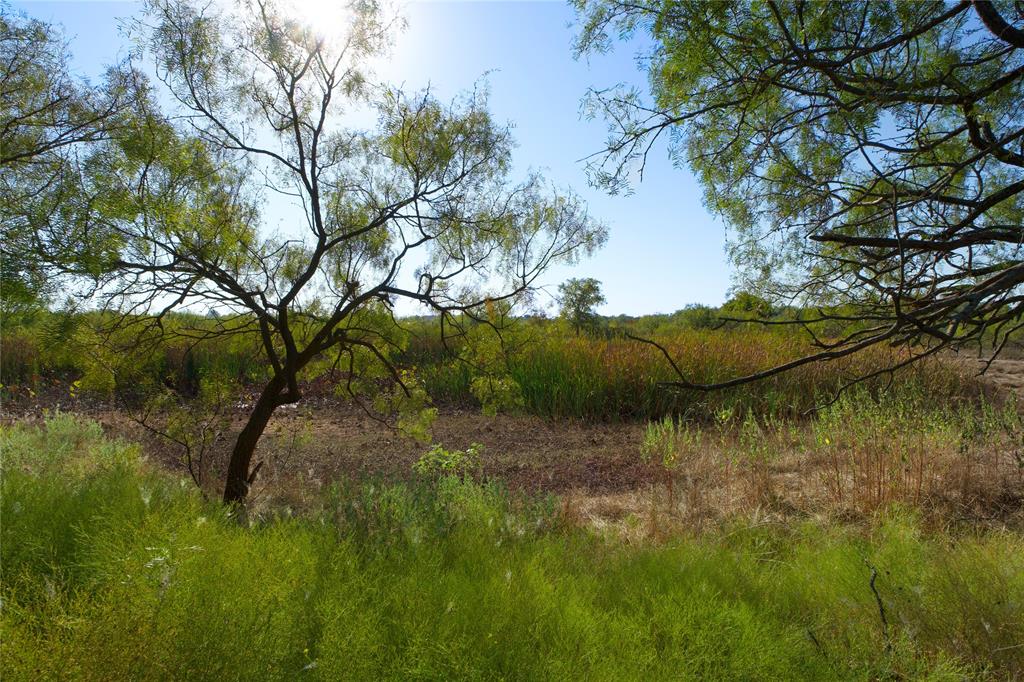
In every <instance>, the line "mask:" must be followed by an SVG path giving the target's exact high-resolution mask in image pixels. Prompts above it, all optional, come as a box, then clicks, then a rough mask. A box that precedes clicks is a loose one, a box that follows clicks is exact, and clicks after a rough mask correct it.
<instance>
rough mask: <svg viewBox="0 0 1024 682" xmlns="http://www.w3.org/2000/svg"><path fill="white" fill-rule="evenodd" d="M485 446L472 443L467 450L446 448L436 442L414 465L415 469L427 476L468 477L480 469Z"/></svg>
mask: <svg viewBox="0 0 1024 682" xmlns="http://www.w3.org/2000/svg"><path fill="white" fill-rule="evenodd" d="M483 450H484V446H483V445H481V444H480V443H472V444H470V446H469V447H468V448H466V449H465V450H445V449H444V446H442V445H441V444H440V443H435V444H434V446H433V447H432V448H430V450H428V451H427V452H426V453H424V455H423V456H422V457H420V458H419V459H418V460H416V462H415V463H414V464H413V465H412V469H413V471H415V472H416V473H417V474H419V475H421V476H425V477H427V478H438V477H443V476H456V477H458V478H461V479H466V478H468V477H470V476H471V475H472V474H474V473H476V472H478V471H479V470H480V466H481V465H480V454H481V453H482V452H483Z"/></svg>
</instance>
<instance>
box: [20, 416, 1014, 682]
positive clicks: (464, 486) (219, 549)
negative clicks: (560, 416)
mask: <svg viewBox="0 0 1024 682" xmlns="http://www.w3.org/2000/svg"><path fill="white" fill-rule="evenodd" d="M0 438H2V442H0V446H2V452H3V457H4V461H3V470H4V477H3V481H2V493H3V494H2V500H0V505H2V512H3V518H4V524H3V526H2V529H0V534H2V536H0V539H2V545H0V546H2V552H3V563H4V583H3V587H2V594H3V605H4V608H3V611H2V615H0V618H2V627H3V637H2V639H0V674H2V676H3V678H4V679H5V680H46V679H71V680H100V679H134V680H149V679H153V680H157V679H167V678H168V677H174V678H178V679H210V680H234V679H238V680H244V679H271V680H272V679H282V680H284V679H289V680H290V679H304V678H308V679H325V680H337V679H368V678H373V679H399V678H401V679H409V678H429V679H438V678H445V679H482V678H487V679H495V678H505V679H564V678H566V677H585V678H587V679H608V680H611V679H616V680H617V679H666V678H672V679H749V680H757V679H763V680H779V679H808V680H819V679H851V680H854V679H858V680H863V679H892V678H902V679H948V680H960V679H965V678H969V679H993V680H994V679H1013V678H1015V677H1019V676H1020V675H1021V674H1022V673H1024V652H1022V651H1021V650H1020V647H1019V646H1017V645H1018V644H1019V642H1020V641H1021V639H1022V638H1024V618H1021V608H1022V606H1021V605H1022V604H1024V541H1022V539H1021V536H1020V535H1019V534H1016V533H1012V532H1009V531H998V530H996V531H988V532H978V533H976V534H966V535H961V536H954V535H948V534H944V533H942V532H924V531H923V530H922V528H921V526H920V524H919V523H918V521H917V520H915V518H914V517H913V516H911V515H907V514H901V513H890V514H889V515H887V516H883V517H881V518H880V519H879V521H878V523H877V524H875V525H873V526H872V527H871V528H870V529H868V530H867V531H865V530H862V529H857V528H851V529H845V528H842V527H833V526H821V525H816V524H814V523H810V522H808V523H807V524H806V525H803V526H798V527H794V528H788V529H787V528H781V527H777V526H773V525H771V524H763V523H760V524H755V525H752V526H750V525H744V524H739V525H735V526H732V527H728V528H726V531H727V532H724V533H721V534H717V535H714V536H702V537H692V538H691V537H681V538H677V539H675V540H671V541H669V542H667V543H665V544H663V545H658V546H635V545H633V546H631V545H625V544H621V543H618V542H614V541H608V540H606V539H601V538H598V537H594V536H592V535H591V534H589V533H587V532H586V531H583V530H579V529H575V528H573V527H570V526H566V525H564V524H563V523H562V522H561V521H560V519H559V517H558V516H557V514H555V513H554V510H553V508H552V507H551V506H544V505H535V504H533V505H531V504H529V503H525V502H517V501H516V500H514V499H511V498H509V496H508V495H507V494H506V493H503V492H502V491H500V490H499V489H497V488H495V487H493V486H486V485H480V484H478V483H474V482H472V481H469V480H462V479H460V478H458V477H452V476H441V477H440V478H438V479H436V480H434V481H432V482H430V483H429V485H425V486H424V487H422V488H416V487H405V486H398V487H388V488H380V487H379V486H372V485H369V484H366V485H361V486H353V487H351V488H349V489H347V490H345V489H335V490H334V492H333V493H332V494H331V495H330V496H328V497H326V498H325V499H324V502H323V507H322V509H321V510H320V511H319V512H315V513H312V514H311V515H310V516H308V517H301V518H300V517H285V516H280V517H274V518H268V519H264V520H259V521H257V520H253V521H250V523H249V524H240V523H239V522H238V520H236V519H233V518H231V517H230V516H229V515H228V514H227V513H226V512H225V510H224V509H223V508H222V507H220V506H219V505H210V504H206V503H204V502H203V501H202V499H201V498H200V497H199V495H198V494H197V493H196V492H195V491H194V490H193V489H192V488H191V486H184V485H182V484H180V483H179V482H178V481H175V480H173V479H168V478H167V477H166V475H164V474H156V473H154V472H152V471H151V470H149V469H148V468H147V467H146V465H145V463H144V462H140V460H139V459H138V455H137V450H136V449H135V448H133V447H131V446H127V445H125V444H122V443H109V442H106V441H104V440H103V439H102V438H101V437H100V435H99V429H98V427H96V426H95V425H89V424H87V423H86V424H82V423H76V422H74V421H73V420H71V419H69V418H66V417H56V418H54V419H52V420H51V421H50V422H49V423H48V424H47V427H46V429H34V428H28V427H14V428H4V430H3V431H2V434H0ZM872 567H873V568H875V569H876V570H877V579H876V581H875V589H876V590H877V593H878V599H880V600H881V603H882V605H883V608H884V610H885V613H886V616H887V619H888V629H884V628H883V626H882V622H881V619H880V616H879V606H878V601H877V600H876V596H875V594H873V592H872V589H871V587H870V580H871V568H872Z"/></svg>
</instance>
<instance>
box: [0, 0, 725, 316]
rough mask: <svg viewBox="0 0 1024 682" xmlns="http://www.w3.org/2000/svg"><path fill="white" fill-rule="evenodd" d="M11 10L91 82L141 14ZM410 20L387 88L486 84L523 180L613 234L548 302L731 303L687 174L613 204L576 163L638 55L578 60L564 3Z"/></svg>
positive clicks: (660, 176) (412, 9)
mask: <svg viewBox="0 0 1024 682" xmlns="http://www.w3.org/2000/svg"><path fill="white" fill-rule="evenodd" d="M14 7H16V8H19V9H22V10H24V11H25V12H27V13H28V14H29V15H31V16H34V17H38V18H40V19H44V20H48V21H53V22H56V23H59V24H62V25H63V26H64V28H65V31H66V33H67V35H68V38H69V39H70V40H71V50H72V53H73V57H74V66H75V68H76V69H77V70H78V71H79V72H80V73H81V74H83V75H86V76H91V77H95V76H96V75H97V74H99V73H100V72H101V71H102V68H103V65H104V64H108V63H111V62H114V61H116V60H117V59H118V57H119V56H124V54H125V52H126V50H127V40H126V39H125V38H124V37H123V36H122V35H121V33H120V31H119V26H118V18H119V17H127V16H131V15H132V14H133V13H135V12H136V11H137V9H138V5H137V4H136V3H133V2H124V1H120V2H110V1H108V2H96V1H91V0H84V1H82V0H80V1H78V2H17V3H14ZM402 14H403V15H404V16H405V18H406V20H407V22H408V27H407V29H406V30H405V32H404V33H403V34H402V35H401V36H399V38H398V40H397V41H396V46H395V49H394V51H393V53H392V55H391V57H390V59H389V61H388V62H387V63H385V64H382V65H381V66H380V67H379V68H378V69H377V75H378V76H379V78H380V79H381V80H385V81H388V82H391V83H395V84H402V85H404V86H405V87H406V88H407V89H409V90H416V89H420V88H423V87H424V86H426V85H428V84H429V85H430V86H431V88H432V90H433V91H434V92H435V93H436V94H438V96H440V97H441V98H442V99H448V98H450V97H452V96H454V95H456V94H458V93H459V92H460V91H464V90H467V89H469V88H472V87H473V86H474V84H475V83H477V82H478V81H479V80H480V79H481V78H483V77H484V76H485V75H486V80H487V82H488V83H489V87H490V91H491V98H490V104H491V111H492V113H493V115H494V116H495V118H496V120H499V121H502V120H507V121H509V122H511V123H513V124H514V126H515V130H514V132H515V137H516V140H517V141H518V144H519V146H518V149H516V152H515V161H516V165H517V168H518V169H519V170H520V171H521V172H525V171H526V170H527V169H537V170H541V171H542V172H543V173H544V175H545V176H546V177H547V178H548V179H549V180H551V181H553V182H554V183H555V184H557V185H558V186H561V187H572V188H573V189H574V190H576V191H577V192H578V193H579V194H580V195H581V196H582V197H583V198H584V199H585V200H586V201H587V203H588V205H589V208H590V212H591V214H592V215H594V216H595V217H597V218H598V219H600V220H602V221H603V222H605V223H606V224H608V225H609V227H610V238H609V240H608V244H607V245H606V246H605V248H604V249H603V250H602V251H601V252H599V253H598V254H597V255H595V256H594V257H593V258H591V259H589V260H585V261H583V262H582V263H580V264H579V265H577V266H576V267H574V268H572V269H569V268H558V269H556V270H552V271H551V272H550V273H549V274H548V275H547V276H546V277H545V278H544V280H543V281H544V283H545V284H547V285H549V286H548V291H549V292H550V293H554V291H555V286H556V285H557V284H558V283H559V282H561V281H563V280H565V279H567V278H568V277H574V276H575V277H595V278H597V279H598V280H600V281H601V282H602V283H603V285H604V293H605V296H606V297H607V299H608V302H607V304H606V305H605V306H603V307H602V308H601V312H602V313H603V314H605V315H617V314H630V315H640V314H647V313H656V312H671V311H673V310H676V309H678V308H681V307H683V306H684V305H685V304H687V303H708V304H719V303H721V302H722V301H723V300H724V299H725V295H726V290H727V288H728V286H729V267H728V265H727V262H726V258H725V253H724V237H725V234H724V227H723V226H722V224H721V222H720V221H719V220H717V219H715V218H713V217H712V216H711V215H709V214H708V212H707V211H706V210H705V209H704V206H703V205H702V203H701V199H700V197H701V195H700V190H699V188H698V186H697V183H696V181H695V180H694V178H693V177H692V175H691V174H690V173H689V171H687V170H685V169H676V168H674V167H672V166H671V164H670V163H669V162H668V160H667V158H666V153H665V150H664V149H660V150H658V153H656V154H654V155H653V158H652V159H651V161H650V162H649V164H648V169H647V173H646V174H645V177H644V181H643V183H642V184H639V185H637V186H636V187H635V190H636V191H635V193H634V194H632V195H631V196H627V197H623V196H614V197H612V196H607V195H606V194H605V193H603V192H602V191H600V190H596V189H593V188H591V187H589V186H588V185H587V178H586V174H585V172H584V164H583V163H582V162H580V159H582V158H583V157H585V156H587V155H589V154H591V153H593V152H595V151H598V150H599V149H600V148H601V145H602V143H603V141H604V140H605V137H606V133H605V128H604V124H603V122H602V121H599V120H597V121H585V120H583V119H582V118H581V117H580V100H581V99H582V97H583V96H584V95H585V93H586V91H587V88H588V87H591V86H596V87H607V86H610V85H614V84H616V83H636V84H639V85H640V86H641V87H644V88H645V86H646V77H645V75H644V74H643V73H642V72H640V71H638V70H637V68H636V66H635V60H634V56H635V52H636V50H637V46H636V45H632V46H630V45H620V46H618V48H617V49H616V50H615V52H613V53H612V54H610V55H602V56H598V57H591V58H590V59H589V60H579V61H577V60H574V59H573V56H572V41H573V38H574V36H575V35H576V27H575V26H574V19H575V13H574V11H573V10H572V8H571V7H569V6H568V5H566V4H564V3H562V2H468V1H462V2H441V1H430V2H413V3H409V4H406V5H404V6H403V9H402ZM543 299H547V300H550V299H549V298H548V297H542V300H543Z"/></svg>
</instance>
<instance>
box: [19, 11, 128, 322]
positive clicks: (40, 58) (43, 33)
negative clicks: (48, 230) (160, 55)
mask: <svg viewBox="0 0 1024 682" xmlns="http://www.w3.org/2000/svg"><path fill="white" fill-rule="evenodd" d="M68 61H69V57H68V53H67V50H66V48H65V44H64V39H63V36H62V35H61V33H60V32H59V31H57V30H56V29H54V28H53V27H52V26H50V25H48V24H46V23H45V22H42V21H38V20H34V19H30V18H28V17H26V16H24V15H22V14H20V13H18V12H16V11H14V10H12V9H11V8H10V7H9V6H8V5H6V4H0V218H2V220H0V313H6V312H8V311H12V310H17V309H19V308H21V307H23V306H29V307H32V306H37V305H39V304H40V303H43V302H45V301H46V300H47V299H48V298H50V297H51V296H52V294H53V293H55V292H54V288H53V286H52V283H53V281H52V278H51V277H50V276H49V275H50V274H51V273H52V271H53V268H52V266H51V263H52V262H54V261H58V262H60V261H62V260H67V259H68V258H69V257H70V254H74V257H75V258H76V259H77V261H78V262H79V264H82V263H84V261H85V259H84V258H83V257H82V256H83V250H82V249H81V245H80V244H78V245H73V246H72V239H71V236H70V235H69V234H66V233H65V234H63V235H62V238H61V239H37V237H38V236H40V235H39V234H37V232H36V231H35V229H34V226H37V225H39V224H40V223H43V222H46V221H47V220H48V218H49V217H51V216H53V215H54V214H56V213H59V212H60V211H61V209H62V207H63V205H64V203H65V202H66V201H67V199H68V197H69V196H70V195H72V194H75V193H76V192H77V191H78V190H79V183H78V179H79V176H78V173H77V172H76V169H75V163H74V160H75V157H76V155H78V154H80V153H82V150H83V148H89V147H91V146H94V145H96V144H98V143H100V142H101V141H103V140H107V139H109V138H110V135H111V133H112V131H114V130H116V129H117V128H118V126H119V125H120V123H121V119H122V117H123V115H124V113H125V112H126V110H127V109H128V108H129V107H130V106H131V104H132V102H133V101H134V100H135V98H136V95H137V88H138V85H139V81H138V79H137V76H138V74H136V73H135V72H133V71H132V70H131V69H129V68H126V66H125V65H123V64H122V65H117V66H114V67H111V68H110V69H108V70H107V72H106V73H105V75H104V77H103V79H102V81H101V82H100V83H98V84H96V85H90V84H89V83H86V82H84V81H82V80H81V79H78V78H75V77H73V76H72V75H71V73H70V69H69V68H68ZM57 222H59V220H58V221H57Z"/></svg>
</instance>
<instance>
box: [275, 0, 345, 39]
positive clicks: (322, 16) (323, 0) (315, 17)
mask: <svg viewBox="0 0 1024 682" xmlns="http://www.w3.org/2000/svg"><path fill="white" fill-rule="evenodd" d="M282 6H283V9H284V11H285V13H286V14H287V15H288V16H291V17H292V18H294V19H295V20H296V21H298V22H299V23H301V24H303V25H304V26H306V27H307V28H309V29H310V30H312V31H313V32H315V33H317V34H319V35H320V36H322V37H323V38H327V39H331V38H344V37H345V36H346V35H347V34H348V32H349V29H350V28H351V24H352V11H351V9H349V5H348V3H347V2H342V1H341V0H287V1H286V2H284V3H282Z"/></svg>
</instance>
